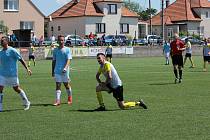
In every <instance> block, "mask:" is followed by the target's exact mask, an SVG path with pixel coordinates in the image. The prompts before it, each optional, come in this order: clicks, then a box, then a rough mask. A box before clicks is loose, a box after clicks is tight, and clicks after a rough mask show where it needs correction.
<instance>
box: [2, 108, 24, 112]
mask: <svg viewBox="0 0 210 140" xmlns="http://www.w3.org/2000/svg"><path fill="white" fill-rule="evenodd" d="M20 110H23V109H20V108H19V109H11V110H3V111H2V112H14V111H20ZM23 111H24V110H23Z"/></svg>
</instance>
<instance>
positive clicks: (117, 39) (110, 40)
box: [105, 35, 129, 46]
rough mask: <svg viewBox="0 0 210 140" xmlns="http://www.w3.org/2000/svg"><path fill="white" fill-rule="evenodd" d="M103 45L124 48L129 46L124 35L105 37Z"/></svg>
mask: <svg viewBox="0 0 210 140" xmlns="http://www.w3.org/2000/svg"><path fill="white" fill-rule="evenodd" d="M105 44H106V45H108V44H111V45H113V46H117V45H120V46H124V45H127V44H129V40H128V39H127V37H126V36H125V35H107V36H105Z"/></svg>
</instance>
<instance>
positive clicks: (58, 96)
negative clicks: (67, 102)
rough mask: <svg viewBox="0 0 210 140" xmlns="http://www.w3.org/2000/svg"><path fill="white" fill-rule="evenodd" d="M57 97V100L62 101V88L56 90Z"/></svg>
mask: <svg viewBox="0 0 210 140" xmlns="http://www.w3.org/2000/svg"><path fill="white" fill-rule="evenodd" d="M55 98H56V101H60V100H61V90H56V92H55Z"/></svg>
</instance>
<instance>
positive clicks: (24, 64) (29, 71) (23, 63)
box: [19, 59, 32, 75]
mask: <svg viewBox="0 0 210 140" xmlns="http://www.w3.org/2000/svg"><path fill="white" fill-rule="evenodd" d="M19 61H20V62H21V64H22V65H23V66H24V68H25V69H26V70H27V73H28V75H31V74H32V72H31V70H30V69H29V68H28V67H27V65H26V62H25V61H24V60H23V59H19Z"/></svg>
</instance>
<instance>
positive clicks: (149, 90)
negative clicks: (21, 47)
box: [0, 57, 210, 140]
mask: <svg viewBox="0 0 210 140" xmlns="http://www.w3.org/2000/svg"><path fill="white" fill-rule="evenodd" d="M194 59H195V64H196V68H194V69H190V68H188V67H189V66H190V64H189V63H187V64H186V66H185V69H184V72H183V83H181V84H174V75H173V73H172V65H169V66H165V65H164V62H165V60H164V58H162V57H151V58H114V59H113V64H114V65H115V67H116V69H117V70H118V73H119V75H120V77H121V79H122V81H123V84H124V97H125V101H129V100H130V101H134V100H136V101H137V100H139V99H140V98H142V99H144V101H145V103H146V104H147V105H148V108H149V109H148V110H143V109H141V108H138V107H137V108H134V109H132V110H119V109H118V106H117V104H116V101H115V100H114V98H113V97H112V95H109V94H107V93H105V92H104V94H103V95H104V102H105V105H106V108H107V109H108V111H105V112H92V110H93V109H95V108H96V107H97V106H98V104H97V100H96V95H95V85H96V80H95V73H96V71H97V69H98V63H97V61H96V60H95V59H74V60H73V61H72V65H71V67H72V71H71V79H72V89H73V105H72V106H69V105H68V104H66V102H67V95H66V93H65V90H64V88H63V89H62V91H63V93H62V103H63V104H62V105H61V106H59V107H54V106H52V105H51V104H52V103H53V101H54V89H55V82H54V80H53V78H52V77H51V61H48V60H45V61H37V66H36V67H33V66H32V67H31V69H32V71H33V75H32V76H31V77H29V76H27V75H26V72H25V70H24V69H23V67H22V66H21V67H20V69H19V78H20V83H21V86H22V88H23V89H24V90H25V92H26V93H27V95H28V97H29V99H30V101H31V103H32V105H31V108H30V110H28V111H24V110H23V106H21V103H22V102H21V99H20V97H19V96H18V95H17V94H15V92H14V91H13V90H12V89H11V88H5V90H4V93H5V96H4V102H3V105H4V110H5V112H2V113H0V125H1V126H0V140H14V139H15V140H24V139H25V140H37V139H40V140H54V139H55V140H65V139H66V140H133V139H135V140H141V139H145V140H169V139H170V140H188V139H189V140H206V139H210V123H209V122H210V117H209V116H210V86H209V79H210V73H209V72H202V65H203V63H202V57H194ZM188 62H189V61H188ZM208 69H209V71H210V66H209V68H208Z"/></svg>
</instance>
